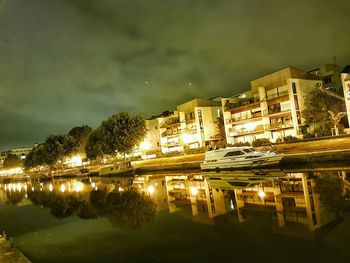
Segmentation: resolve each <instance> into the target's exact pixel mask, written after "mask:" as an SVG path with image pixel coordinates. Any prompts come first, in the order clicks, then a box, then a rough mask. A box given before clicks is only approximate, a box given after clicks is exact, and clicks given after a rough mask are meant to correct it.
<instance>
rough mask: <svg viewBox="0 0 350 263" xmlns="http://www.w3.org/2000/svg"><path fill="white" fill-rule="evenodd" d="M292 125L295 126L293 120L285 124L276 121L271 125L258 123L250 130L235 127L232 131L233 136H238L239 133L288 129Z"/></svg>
mask: <svg viewBox="0 0 350 263" xmlns="http://www.w3.org/2000/svg"><path fill="white" fill-rule="evenodd" d="M292 127H293V123H292V122H288V123H283V124H282V123H274V124H270V125H258V126H256V127H255V128H254V129H252V130H248V129H245V128H243V129H235V128H234V129H233V130H232V133H233V136H237V135H243V134H253V133H258V132H264V131H271V130H279V129H288V128H292Z"/></svg>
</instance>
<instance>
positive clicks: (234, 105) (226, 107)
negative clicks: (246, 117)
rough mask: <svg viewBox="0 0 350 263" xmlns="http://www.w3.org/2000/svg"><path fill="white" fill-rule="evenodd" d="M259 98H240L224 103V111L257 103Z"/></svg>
mask: <svg viewBox="0 0 350 263" xmlns="http://www.w3.org/2000/svg"><path fill="white" fill-rule="evenodd" d="M259 102H260V101H259V99H257V98H247V99H239V100H237V101H234V102H229V103H226V104H225V105H224V111H230V110H232V109H236V108H239V107H243V106H249V105H255V104H257V103H259Z"/></svg>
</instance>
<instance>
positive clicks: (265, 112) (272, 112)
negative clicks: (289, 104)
mask: <svg viewBox="0 0 350 263" xmlns="http://www.w3.org/2000/svg"><path fill="white" fill-rule="evenodd" d="M284 113H286V114H287V113H290V109H287V110H281V108H274V109H272V108H269V109H268V110H263V116H268V115H275V114H284Z"/></svg>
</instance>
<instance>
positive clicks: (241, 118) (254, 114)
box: [232, 111, 262, 122]
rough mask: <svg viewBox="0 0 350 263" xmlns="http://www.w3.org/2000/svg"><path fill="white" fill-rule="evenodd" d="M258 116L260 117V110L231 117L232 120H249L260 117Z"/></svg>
mask: <svg viewBox="0 0 350 263" xmlns="http://www.w3.org/2000/svg"><path fill="white" fill-rule="evenodd" d="M260 117H262V114H261V111H259V112H256V113H252V114H250V115H243V116H240V117H232V122H238V121H244V120H251V119H255V118H260Z"/></svg>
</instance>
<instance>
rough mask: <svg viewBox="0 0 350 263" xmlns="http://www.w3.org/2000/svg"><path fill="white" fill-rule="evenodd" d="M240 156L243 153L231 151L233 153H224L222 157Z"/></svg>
mask: <svg viewBox="0 0 350 263" xmlns="http://www.w3.org/2000/svg"><path fill="white" fill-rule="evenodd" d="M242 154H244V152H241V151H233V152H228V153H226V154H225V156H224V157H230V156H238V155H242Z"/></svg>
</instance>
